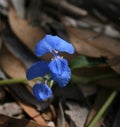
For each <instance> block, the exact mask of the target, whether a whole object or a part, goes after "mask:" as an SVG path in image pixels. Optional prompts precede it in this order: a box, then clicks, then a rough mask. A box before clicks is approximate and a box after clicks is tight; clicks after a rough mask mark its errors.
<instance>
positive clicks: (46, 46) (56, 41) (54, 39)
mask: <svg viewBox="0 0 120 127" xmlns="http://www.w3.org/2000/svg"><path fill="white" fill-rule="evenodd" d="M49 52H50V53H52V54H53V55H54V56H58V55H59V53H60V52H67V53H69V54H73V53H74V48H73V46H72V44H70V43H68V42H66V41H64V40H63V39H61V38H59V37H58V36H52V35H46V36H45V37H44V38H43V39H42V40H41V41H39V42H38V43H37V45H36V47H35V53H36V55H37V56H42V55H44V54H45V53H49Z"/></svg>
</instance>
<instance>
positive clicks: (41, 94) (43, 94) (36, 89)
mask: <svg viewBox="0 0 120 127" xmlns="http://www.w3.org/2000/svg"><path fill="white" fill-rule="evenodd" d="M33 94H34V96H35V97H36V98H37V99H38V100H39V101H44V100H46V99H48V98H49V97H51V96H52V90H51V88H50V87H49V86H48V85H47V84H35V85H34V86H33Z"/></svg>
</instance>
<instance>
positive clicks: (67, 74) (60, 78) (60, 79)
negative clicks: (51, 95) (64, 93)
mask: <svg viewBox="0 0 120 127" xmlns="http://www.w3.org/2000/svg"><path fill="white" fill-rule="evenodd" d="M70 78H71V71H70V68H69V67H68V69H66V71H64V72H63V73H62V74H61V75H59V74H58V75H57V74H54V73H51V79H53V80H54V81H55V82H57V83H58V85H59V86H60V87H65V86H66V85H67V84H68V82H69V80H70Z"/></svg>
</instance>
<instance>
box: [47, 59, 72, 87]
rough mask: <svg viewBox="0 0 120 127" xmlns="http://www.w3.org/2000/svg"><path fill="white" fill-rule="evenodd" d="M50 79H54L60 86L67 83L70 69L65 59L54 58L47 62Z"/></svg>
mask: <svg viewBox="0 0 120 127" xmlns="http://www.w3.org/2000/svg"><path fill="white" fill-rule="evenodd" d="M48 67H49V69H50V75H51V79H52V80H54V81H56V82H57V83H58V85H59V86H60V87H64V86H66V85H67V83H68V81H69V79H70V77H71V71H70V68H69V67H68V62H67V60H66V59H55V60H52V61H51V62H50V64H49V66H48Z"/></svg>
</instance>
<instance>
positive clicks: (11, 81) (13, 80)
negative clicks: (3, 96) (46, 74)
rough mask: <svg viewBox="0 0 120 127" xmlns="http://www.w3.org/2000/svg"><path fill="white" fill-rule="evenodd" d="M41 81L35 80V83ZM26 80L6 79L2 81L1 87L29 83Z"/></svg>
mask: <svg viewBox="0 0 120 127" xmlns="http://www.w3.org/2000/svg"><path fill="white" fill-rule="evenodd" d="M37 80H41V78H35V79H33V81H37ZM27 81H29V80H27V79H26V78H15V79H5V80H0V86H1V85H8V84H15V83H24V82H27Z"/></svg>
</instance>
